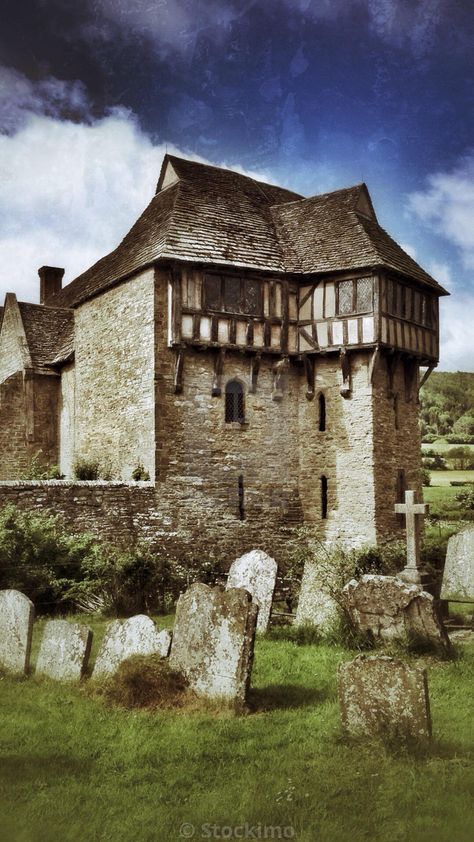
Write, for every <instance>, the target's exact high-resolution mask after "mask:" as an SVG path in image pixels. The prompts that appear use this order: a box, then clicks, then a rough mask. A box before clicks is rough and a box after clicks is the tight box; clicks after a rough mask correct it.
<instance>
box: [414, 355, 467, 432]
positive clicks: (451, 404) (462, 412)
mask: <svg viewBox="0 0 474 842" xmlns="http://www.w3.org/2000/svg"><path fill="white" fill-rule="evenodd" d="M420 401H421V424H422V431H423V435H424V436H426V435H428V436H429V435H430V434H431V435H433V436H436V437H438V436H450V437H451V436H452V437H454V438H455V439H456V440H459V441H464V442H469V441H470V440H471V437H472V440H473V441H474V373H472V372H465V371H455V372H451V371H435V372H433V374H432V375H431V377H430V378H429V379H428V381H427V383H426V385H425V386H424V387H423V388H422V390H421V392H420ZM453 440H454V439H453Z"/></svg>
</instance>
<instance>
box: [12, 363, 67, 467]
mask: <svg viewBox="0 0 474 842" xmlns="http://www.w3.org/2000/svg"><path fill="white" fill-rule="evenodd" d="M58 386H59V378H58V377H57V376H55V375H53V376H50V375H41V374H33V373H32V372H30V371H27V372H22V371H19V372H17V373H16V374H14V375H13V376H12V377H9V378H8V379H7V380H5V381H4V382H3V383H0V455H1V458H0V479H10V478H11V477H19V476H22V475H23V476H25V475H27V474H28V472H29V471H30V469H31V462H32V460H34V459H36V460H37V462H38V464H41V465H54V464H57V461H58V448H57V400H58Z"/></svg>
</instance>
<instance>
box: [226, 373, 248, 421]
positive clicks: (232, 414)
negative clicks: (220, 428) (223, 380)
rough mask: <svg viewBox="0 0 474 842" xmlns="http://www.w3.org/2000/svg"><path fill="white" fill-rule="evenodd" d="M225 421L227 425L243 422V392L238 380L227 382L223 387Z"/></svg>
mask: <svg viewBox="0 0 474 842" xmlns="http://www.w3.org/2000/svg"><path fill="white" fill-rule="evenodd" d="M225 420H226V423H227V424H231V423H232V422H235V421H238V422H239V423H241V424H242V422H243V421H245V400H244V390H243V388H242V385H241V384H240V383H239V381H238V380H229V382H228V383H227V385H226V387H225Z"/></svg>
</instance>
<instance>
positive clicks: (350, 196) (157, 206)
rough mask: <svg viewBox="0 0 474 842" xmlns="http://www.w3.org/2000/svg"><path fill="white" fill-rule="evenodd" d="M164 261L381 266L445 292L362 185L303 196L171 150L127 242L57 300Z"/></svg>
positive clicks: (78, 296)
mask: <svg viewBox="0 0 474 842" xmlns="http://www.w3.org/2000/svg"><path fill="white" fill-rule="evenodd" d="M167 168H170V170H169V172H172V178H170V179H167V178H166V174H167ZM166 184H168V186H164V185H166ZM160 259H175V260H178V261H192V262H197V263H207V264H216V265H225V264H228V265H231V266H237V267H247V268H252V269H256V270H268V271H274V272H292V273H295V274H301V275H305V274H313V273H324V272H332V271H339V270H341V271H342V270H346V269H349V270H350V269H356V268H366V267H368V266H374V267H375V266H385V267H387V268H389V269H394V270H396V271H399V272H402V273H403V274H406V275H408V276H410V277H412V278H414V279H415V280H417V281H419V282H420V283H422V284H423V285H428V286H430V287H431V288H433V289H435V290H436V291H437V292H438V293H440V294H444V292H445V290H443V288H442V287H440V286H439V284H438V283H437V282H436V281H435V280H434V279H433V278H431V276H430V275H428V274H427V273H426V272H425V271H424V270H423V269H422V268H421V267H420V266H418V264H417V263H416V262H415V261H414V260H413V259H412V258H411V257H409V255H407V254H406V253H405V252H404V251H403V249H401V248H400V246H398V244H397V243H395V241H394V240H392V239H391V238H390V237H389V235H388V234H387V233H386V232H385V231H384V230H383V229H382V228H380V226H379V225H378V222H377V219H376V217H375V213H374V212H373V208H372V205H371V201H370V197H369V194H368V191H367V188H366V187H365V185H358V186H356V187H350V188H348V189H346V190H338V191H336V192H334V193H326V194H324V195H321V196H314V197H312V198H309V199H305V198H303V197H302V196H300V195H298V194H297V193H292V192H291V191H289V190H285V189H283V188H281V187H276V186H274V185H270V184H265V183H263V182H260V181H256V180H255V179H252V178H249V177H248V176H244V175H241V174H240V173H236V172H233V171H232V170H226V169H222V168H219V167H212V166H208V165H206V164H199V163H196V162H194V161H187V160H184V159H182V158H177V157H175V156H172V155H167V156H166V157H165V159H164V162H163V166H162V171H161V176H160V180H159V182H158V192H157V193H156V195H155V196H154V197H153V199H152V200H151V202H150V204H149V205H148V207H147V208H146V209H145V211H144V212H143V213H142V215H141V216H140V217H139V219H138V220H137V222H136V223H135V225H134V226H133V227H132V228H131V229H130V231H129V232H128V234H127V235H126V236H125V237H124V239H123V240H122V242H121V243H120V244H119V245H118V246H117V248H116V249H114V251H112V252H111V253H110V254H108V255H106V257H104V258H102V259H101V260H99V261H98V262H97V263H96V264H94V266H92V267H91V268H90V269H88V270H87V271H86V272H84V273H83V274H82V275H79V277H78V278H76V279H75V280H74V281H72V283H70V284H68V285H67V286H66V287H64V289H63V290H62V291H61V292H60V293H59V294H58V295H57V296H56V297H55V298H54V299H53V300H52V301H51V303H52V304H54V305H57V306H60V307H74V306H77V305H78V304H80V303H81V302H83V301H85V300H87V299H89V298H92V297H94V296H95V295H98V294H100V293H101V292H103V291H104V290H106V289H108V288H109V287H110V286H112V285H113V284H115V283H117V282H118V281H120V280H123V279H125V278H126V277H128V276H130V275H132V274H134V273H135V272H137V271H139V270H140V269H142V268H144V267H145V266H150V265H152V264H153V263H155V262H156V261H158V260H160Z"/></svg>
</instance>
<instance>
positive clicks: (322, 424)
mask: <svg viewBox="0 0 474 842" xmlns="http://www.w3.org/2000/svg"><path fill="white" fill-rule="evenodd" d="M318 404H319V406H318V412H319V432H320V433H323V432H324V431H325V429H326V398H325V396H324V395H323V393H322V392H321V394H320V395H319V398H318Z"/></svg>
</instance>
